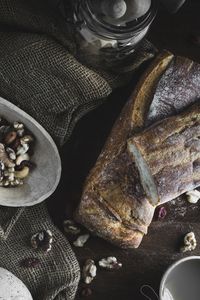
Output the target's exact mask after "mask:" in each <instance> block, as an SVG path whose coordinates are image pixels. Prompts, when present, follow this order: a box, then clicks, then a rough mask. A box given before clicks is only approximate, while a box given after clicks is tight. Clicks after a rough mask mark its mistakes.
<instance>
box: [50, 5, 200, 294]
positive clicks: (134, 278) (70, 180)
mask: <svg viewBox="0 0 200 300" xmlns="http://www.w3.org/2000/svg"><path fill="white" fill-rule="evenodd" d="M199 13H200V1H199V0H187V2H186V4H185V5H184V7H183V8H182V9H181V10H180V11H179V12H178V13H177V14H176V15H172V16H171V15H168V14H167V13H166V12H163V11H159V15H158V17H157V18H156V20H155V22H154V23H153V26H152V28H151V31H150V32H149V39H150V40H151V41H152V42H153V43H154V44H155V45H156V46H157V47H158V48H160V49H162V48H166V49H169V50H171V51H172V52H173V53H175V54H178V55H184V56H187V57H189V58H192V59H193V60H196V61H198V62H200V47H197V46H195V45H193V44H192V43H191V42H190V38H189V36H190V35H191V34H193V33H195V34H200V18H199ZM140 72H141V71H140ZM140 72H137V74H136V75H135V76H134V77H133V80H132V82H131V83H130V84H129V85H128V86H126V87H124V88H121V89H119V90H117V91H115V92H114V93H113V94H112V95H111V96H110V97H109V98H108V99H107V102H106V103H104V104H103V105H102V106H100V107H99V108H98V109H96V110H95V111H93V112H91V113H89V114H88V115H87V116H85V117H83V118H82V120H81V121H80V122H79V123H78V125H77V126H76V128H75V130H74V133H73V135H72V137H71V139H70V141H69V142H68V143H67V144H66V145H65V147H64V148H63V149H62V153H61V156H62V163H63V173H62V179H61V182H60V185H59V187H58V189H57V191H56V193H55V194H54V195H53V196H52V197H51V198H50V199H49V201H48V204H49V211H50V213H51V216H52V219H53V221H54V222H55V223H56V224H57V225H58V226H59V228H60V229H61V230H62V222H63V220H64V218H66V217H67V218H71V216H72V215H73V212H74V209H75V208H76V207H77V204H78V202H79V201H80V195H81V191H82V186H83V183H84V180H85V178H86V176H87V174H88V172H89V170H90V169H91V167H92V166H93V165H94V163H95V161H96V159H97V157H98V155H99V153H100V151H101V148H102V146H103V144H104V143H105V140H106V137H107V136H108V134H109V132H110V130H111V128H112V125H113V123H114V121H115V120H116V118H117V116H118V115H119V113H120V111H121V109H122V107H123V105H124V104H125V102H126V101H127V99H128V97H129V95H130V93H131V91H132V90H133V89H134V86H135V83H136V82H137V80H138V78H139V76H140ZM165 207H166V209H167V212H168V214H167V217H166V218H165V219H164V220H163V221H158V220H157V217H156V216H155V218H154V221H153V223H152V224H151V226H150V228H149V233H148V235H147V236H146V237H145V238H144V240H143V242H142V245H141V247H140V248H139V249H137V250H121V249H119V248H117V247H114V246H112V245H111V244H109V243H108V242H105V241H104V240H102V239H100V238H97V237H91V238H90V240H89V241H88V242H87V244H86V245H85V247H84V248H80V249H77V248H74V251H75V253H76V255H77V258H78V260H79V262H80V265H81V266H82V264H83V263H84V261H85V260H86V259H88V258H92V259H94V260H95V261H98V259H100V258H102V257H106V256H116V257H117V258H118V259H119V260H120V261H121V262H122V263H123V267H122V269H120V270H115V271H113V272H112V271H106V270H100V269H99V270H98V272H97V277H96V279H95V280H94V281H93V282H92V284H91V285H90V287H91V289H92V295H91V296H89V297H88V299H92V300H100V299H101V300H102V299H104V300H110V299H115V300H121V299H126V300H133V299H134V300H140V299H141V300H142V299H145V298H144V296H142V295H141V293H140V287H141V286H142V285H143V284H149V285H151V286H152V287H153V288H154V289H155V290H156V291H157V292H158V288H159V282H160V279H161V276H162V274H163V272H164V271H165V269H166V268H167V267H168V266H169V265H170V264H171V263H172V262H174V261H175V260H178V259H180V258H181V257H183V256H184V257H185V256H188V255H191V254H193V255H198V254H199V253H200V221H199V220H200V218H199V217H200V204H195V205H191V204H189V203H187V201H186V200H185V198H184V197H181V198H178V199H176V200H174V201H172V202H171V203H169V204H166V205H165ZM189 231H194V232H195V234H196V237H197V242H198V243H199V245H198V246H197V249H196V250H195V251H193V252H192V253H189V254H188V253H185V254H184V255H183V254H181V253H180V252H179V248H180V245H181V242H182V239H183V236H184V235H185V234H186V233H187V232H189ZM82 287H83V284H82V283H80V287H79V291H78V293H77V297H76V300H78V299H82V298H81V296H80V290H81V289H82ZM149 296H150V294H149ZM154 299H156V298H155V296H154V297H153V295H152V300H154Z"/></svg>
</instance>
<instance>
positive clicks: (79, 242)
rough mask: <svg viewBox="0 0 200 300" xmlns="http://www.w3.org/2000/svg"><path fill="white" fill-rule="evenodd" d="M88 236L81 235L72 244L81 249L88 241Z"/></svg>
mask: <svg viewBox="0 0 200 300" xmlns="http://www.w3.org/2000/svg"><path fill="white" fill-rule="evenodd" d="M89 237H90V235H89V234H83V235H80V236H79V237H78V238H77V239H76V241H74V242H73V245H74V246H75V247H83V246H84V245H85V243H86V242H87V240H88V239H89Z"/></svg>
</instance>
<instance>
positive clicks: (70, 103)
mask: <svg viewBox="0 0 200 300" xmlns="http://www.w3.org/2000/svg"><path fill="white" fill-rule="evenodd" d="M55 1H56V0H55ZM66 1H67V0H66ZM57 2H58V1H57ZM52 3H56V2H54V1H53V0H51V1H47V0H0V96H1V97H4V98H5V99H7V100H9V101H11V102H13V103H14V104H16V105H18V106H19V107H21V108H22V109H23V110H25V111H26V112H27V113H29V114H30V115H31V116H32V117H34V118H35V119H36V120H37V121H38V122H39V123H41V125H43V126H44V127H45V128H46V130H47V131H48V132H49V133H50V134H51V136H52V137H53V138H54V140H55V141H56V142H57V144H59V145H62V144H63V143H64V142H66V141H67V139H68V138H69V137H70V135H71V133H72V130H73V128H74V126H75V124H76V123H77V121H78V120H79V119H80V117H82V116H83V115H84V114H85V113H87V112H88V111H90V110H91V109H94V108H95V107H97V106H98V105H99V104H100V103H102V102H103V101H104V100H105V99H106V97H107V96H108V95H109V94H110V93H111V92H112V90H113V89H114V88H115V87H117V86H119V85H120V84H123V83H124V82H127V80H128V79H129V78H130V74H131V73H130V72H129V73H123V74H120V73H112V72H105V71H103V70H95V69H91V68H89V67H86V66H84V65H82V64H81V63H80V62H78V61H77V60H76V59H75V54H76V52H77V50H78V49H76V45H75V43H74V42H73V32H72V31H71V29H70V27H69V26H67V24H66V23H65V21H64V19H63V18H62V17H61V15H60V14H59V12H58V11H57V10H56V8H54V7H52ZM154 53H155V49H154V47H153V46H152V45H151V44H150V43H148V42H147V41H144V42H143V43H142V44H141V46H140V47H139V48H138V50H137V51H136V52H135V55H134V60H133V61H132V63H131V64H130V69H129V70H128V71H132V70H134V69H135V68H137V67H138V66H139V65H140V64H142V63H143V62H144V61H146V60H148V59H149V58H152V57H153V56H154ZM42 228H46V229H50V230H51V231H52V232H53V238H54V243H53V247H52V251H51V252H50V253H49V254H47V255H44V254H42V253H40V252H35V251H34V250H33V249H31V247H30V245H29V243H30V237H31V235H32V234H34V233H35V232H37V231H38V230H41V229H42ZM30 256H31V257H32V256H34V257H39V258H40V259H41V266H40V267H38V268H36V269H22V268H20V267H19V262H20V260H21V259H22V258H27V257H30ZM0 266H1V267H4V268H6V269H8V270H10V271H11V272H13V273H14V274H15V275H17V276H18V277H19V278H21V279H22V281H23V282H24V283H25V284H26V285H27V287H28V288H29V289H30V291H31V293H32V295H33V298H34V300H52V299H56V300H64V299H66V300H68V299H69V300H71V299H73V298H74V296H75V292H76V289H77V285H78V281H79V267H78V263H77V261H76V259H75V257H74V254H73V252H72V250H71V248H70V246H69V244H68V242H67V240H66V239H65V237H63V236H62V234H61V233H60V232H59V231H58V230H57V229H56V228H55V227H54V226H53V224H52V222H51V220H50V218H49V216H48V212H47V211H46V206H45V204H40V205H37V206H35V207H30V208H25V209H21V208H19V209H16V208H6V207H0Z"/></svg>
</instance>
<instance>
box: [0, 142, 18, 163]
mask: <svg viewBox="0 0 200 300" xmlns="http://www.w3.org/2000/svg"><path fill="white" fill-rule="evenodd" d="M0 161H1V162H3V163H4V165H5V166H6V167H8V168H12V167H14V166H15V163H13V162H12V161H11V160H10V159H9V158H8V155H7V153H6V150H5V147H4V145H3V144H1V143H0Z"/></svg>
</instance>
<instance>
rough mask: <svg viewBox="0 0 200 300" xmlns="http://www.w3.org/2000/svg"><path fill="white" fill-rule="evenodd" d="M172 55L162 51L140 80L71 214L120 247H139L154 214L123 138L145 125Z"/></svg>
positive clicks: (125, 140) (125, 138) (125, 139)
mask: <svg viewBox="0 0 200 300" xmlns="http://www.w3.org/2000/svg"><path fill="white" fill-rule="evenodd" d="M172 59H173V55H172V54H171V53H169V52H163V53H161V54H160V55H159V56H158V57H157V58H156V59H155V60H154V62H153V63H152V65H151V66H150V67H149V69H148V70H147V71H146V73H145V74H144V76H143V77H142V78H141V80H140V81H139V83H138V85H137V87H136V89H135V91H134V93H133V95H132V96H131V98H130V100H129V101H128V103H127V104H126V105H125V107H124V109H123V110H122V113H121V115H120V117H119V118H118V120H117V121H116V123H115V125H114V127H113V129H112V131H111V134H110V136H109V138H108V139H107V142H106V144H105V146H104V148H103V150H102V152H101V154H100V156H99V158H98V160H97V162H96V165H95V166H94V168H93V169H92V170H91V172H90V174H89V176H88V178H87V180H86V183H85V186H84V190H83V195H82V199H81V202H80V205H79V207H78V209H77V211H76V214H75V219H76V220H77V221H78V222H80V223H82V224H83V225H84V226H85V227H87V228H88V229H89V230H91V231H92V232H94V234H96V235H99V236H101V237H103V238H104V239H107V240H108V241H110V242H112V243H114V244H116V245H117V246H120V247H123V248H137V247H138V246H139V245H140V243H141V241H142V238H143V236H144V234H146V233H147V228H148V226H149V224H150V223H151V220H152V217H153V214H154V207H153V206H152V205H151V204H150V202H149V199H147V197H146V196H145V193H144V190H143V188H142V185H141V183H140V178H139V173H138V171H137V168H136V166H135V164H134V162H133V160H132V159H131V158H130V156H129V154H128V151H127V147H126V143H127V138H129V137H130V136H131V135H132V134H133V133H134V132H136V131H138V130H139V129H140V128H142V127H143V126H144V122H145V117H146V114H147V113H148V110H149V106H150V104H151V100H152V98H153V95H154V91H155V89H156V84H157V82H158V80H159V78H160V76H161V74H162V73H163V72H164V70H165V69H166V68H167V66H168V65H169V63H170V62H171V61H172Z"/></svg>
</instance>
